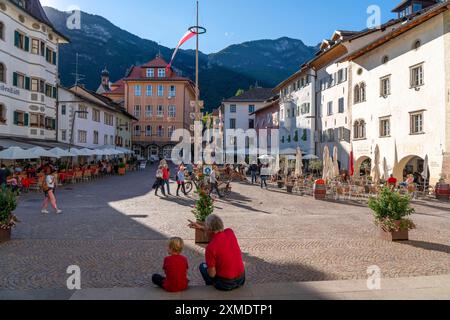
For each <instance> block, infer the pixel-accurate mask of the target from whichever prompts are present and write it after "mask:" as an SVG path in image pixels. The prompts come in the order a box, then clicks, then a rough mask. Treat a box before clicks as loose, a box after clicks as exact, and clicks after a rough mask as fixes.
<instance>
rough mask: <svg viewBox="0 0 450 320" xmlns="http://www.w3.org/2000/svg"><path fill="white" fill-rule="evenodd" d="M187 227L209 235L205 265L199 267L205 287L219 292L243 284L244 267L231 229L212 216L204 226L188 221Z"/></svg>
mask: <svg viewBox="0 0 450 320" xmlns="http://www.w3.org/2000/svg"><path fill="white" fill-rule="evenodd" d="M189 222H190V224H189V227H190V228H193V229H200V230H205V231H206V232H208V233H209V234H211V242H210V243H209V245H208V246H207V247H206V252H205V260H206V263H202V264H201V265H200V273H201V275H202V277H203V279H204V281H205V284H206V285H207V286H214V287H215V288H216V289H217V290H220V291H231V290H234V289H238V288H240V287H242V286H243V285H244V284H245V267H244V262H243V260H242V252H241V249H240V247H239V243H238V240H237V239H236V236H235V234H234V232H233V230H231V229H226V230H225V228H224V224H223V221H222V219H221V218H220V217H219V216H217V215H215V214H212V215H210V216H208V218H207V219H206V222H205V226H202V225H200V224H198V223H195V222H192V221H189Z"/></svg>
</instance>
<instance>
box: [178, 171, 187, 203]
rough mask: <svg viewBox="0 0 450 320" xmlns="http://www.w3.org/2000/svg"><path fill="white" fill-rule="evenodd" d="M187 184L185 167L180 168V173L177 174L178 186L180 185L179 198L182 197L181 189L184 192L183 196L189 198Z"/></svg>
mask: <svg viewBox="0 0 450 320" xmlns="http://www.w3.org/2000/svg"><path fill="white" fill-rule="evenodd" d="M185 182H186V179H185V176H184V167H183V166H180V168H179V169H178V172H177V184H178V188H177V197H179V196H180V189H181V190H182V191H183V194H184V195H185V196H187V193H186V187H185Z"/></svg>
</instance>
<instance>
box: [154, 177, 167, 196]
mask: <svg viewBox="0 0 450 320" xmlns="http://www.w3.org/2000/svg"><path fill="white" fill-rule="evenodd" d="M159 188H161V192H162V194H163V195H164V196H165V195H166V191H165V190H164V182H163V179H162V178H157V179H156V188H155V195H158V189H159Z"/></svg>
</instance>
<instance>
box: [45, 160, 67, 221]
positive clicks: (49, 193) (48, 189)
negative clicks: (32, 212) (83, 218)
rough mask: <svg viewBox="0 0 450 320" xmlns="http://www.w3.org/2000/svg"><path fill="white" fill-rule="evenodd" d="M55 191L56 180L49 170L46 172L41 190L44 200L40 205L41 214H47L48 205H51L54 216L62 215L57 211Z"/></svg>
mask: <svg viewBox="0 0 450 320" xmlns="http://www.w3.org/2000/svg"><path fill="white" fill-rule="evenodd" d="M55 189H56V178H55V176H54V175H53V172H52V170H51V169H49V168H48V169H47V170H46V176H45V179H44V182H43V184H42V190H43V191H44V194H45V200H44V203H43V204H42V210H41V212H42V214H48V213H49V212H48V203H49V202H50V204H51V205H52V207H53V209H54V210H55V212H56V214H62V211H61V210H59V208H58V205H57V203H56V197H55Z"/></svg>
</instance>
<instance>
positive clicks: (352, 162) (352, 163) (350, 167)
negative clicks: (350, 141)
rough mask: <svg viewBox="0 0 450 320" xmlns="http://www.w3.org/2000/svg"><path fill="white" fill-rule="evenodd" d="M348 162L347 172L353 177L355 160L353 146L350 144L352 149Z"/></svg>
mask: <svg viewBox="0 0 450 320" xmlns="http://www.w3.org/2000/svg"><path fill="white" fill-rule="evenodd" d="M349 160H350V164H349V170H348V171H349V174H350V177H353V176H354V175H355V160H354V156H353V146H352V150H351V151H350V159H349Z"/></svg>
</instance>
